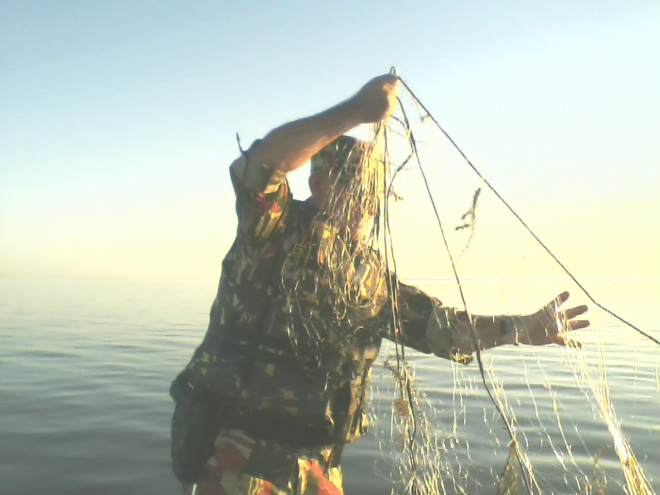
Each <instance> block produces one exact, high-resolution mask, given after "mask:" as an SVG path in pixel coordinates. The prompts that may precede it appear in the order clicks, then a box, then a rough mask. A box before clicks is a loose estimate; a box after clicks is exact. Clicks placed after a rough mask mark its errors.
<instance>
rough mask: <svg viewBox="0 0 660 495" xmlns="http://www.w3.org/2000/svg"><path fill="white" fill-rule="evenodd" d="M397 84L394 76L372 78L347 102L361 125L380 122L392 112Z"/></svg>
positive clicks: (395, 101)
mask: <svg viewBox="0 0 660 495" xmlns="http://www.w3.org/2000/svg"><path fill="white" fill-rule="evenodd" d="M398 83H399V78H398V77H397V76H395V75H394V74H385V75H382V76H378V77H374V78H373V79H372V80H371V81H369V82H368V83H367V84H365V85H364V86H362V89H360V91H358V92H357V93H356V94H355V96H353V97H352V98H351V99H350V100H349V103H350V104H351V106H353V108H354V109H355V110H356V111H357V113H358V118H359V119H360V121H361V122H362V123H365V124H367V123H373V122H380V121H381V120H384V119H386V118H387V117H389V116H390V115H391V114H392V112H394V109H395V108H396V104H397V100H396V97H397V94H398V93H399V86H398Z"/></svg>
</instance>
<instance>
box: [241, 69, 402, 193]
mask: <svg viewBox="0 0 660 495" xmlns="http://www.w3.org/2000/svg"><path fill="white" fill-rule="evenodd" d="M397 83H398V78H397V77H396V76H394V75H392V74H385V75H382V76H378V77H375V78H374V79H372V80H371V81H369V82H368V83H367V84H365V85H364V86H363V87H362V88H361V89H360V91H358V92H357V93H356V94H355V95H354V96H352V97H351V98H349V99H348V100H345V101H343V102H342V103H339V104H338V105H335V106H334V107H332V108H329V109H328V110H325V111H324V112H321V113H318V114H316V115H313V116H311V117H307V118H304V119H300V120H296V121H293V122H289V123H288V124H284V125H282V126H280V127H277V128H275V129H273V130H272V131H270V132H269V133H268V134H267V135H266V136H265V137H264V138H263V139H261V140H259V141H256V142H255V143H254V144H253V145H252V147H251V148H250V150H249V152H248V156H247V158H245V157H241V158H239V159H238V160H236V161H234V163H233V164H232V166H231V167H232V171H233V173H234V176H235V177H236V178H237V179H239V180H240V181H241V182H242V183H243V185H244V186H245V187H247V188H248V189H250V190H252V191H255V192H269V189H271V188H272V186H276V184H278V183H279V182H280V181H281V178H283V176H284V175H285V174H286V173H288V172H291V171H293V170H296V169H297V168H300V167H301V166H302V165H303V164H304V163H305V162H306V161H307V160H309V159H310V158H311V157H312V155H314V154H315V153H316V152H317V151H319V150H320V149H321V148H323V147H324V146H325V145H327V144H329V143H331V142H332V141H334V140H335V139H337V138H338V137H339V136H341V135H342V134H344V133H345V132H347V131H348V130H350V129H352V128H354V127H356V126H358V125H360V124H365V123H372V122H379V121H381V120H383V119H385V118H387V117H388V116H389V115H390V114H391V113H392V111H393V110H394V107H395V105H396V95H397Z"/></svg>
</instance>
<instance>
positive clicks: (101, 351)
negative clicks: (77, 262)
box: [0, 277, 660, 494]
mask: <svg viewBox="0 0 660 495" xmlns="http://www.w3.org/2000/svg"><path fill="white" fill-rule="evenodd" d="M477 285H478V284H477ZM482 285H484V284H482ZM605 285H607V287H605ZM605 285H602V284H601V286H600V287H601V290H603V291H604V290H605V289H607V290H608V291H610V292H608V293H610V294H614V296H613V298H614V299H616V300H615V304H614V305H613V306H614V307H616V308H617V310H618V309H619V308H623V310H622V311H623V314H624V316H626V317H629V318H630V319H631V320H633V321H634V322H635V323H637V324H639V325H640V326H642V327H643V328H645V329H648V330H651V332H652V333H654V335H656V336H658V335H660V332H658V330H657V328H658V326H657V323H656V322H657V313H656V312H657V307H658V299H659V297H660V284H659V283H658V281H657V280H651V281H648V280H646V281H641V282H640V281H635V282H632V283H631V282H616V281H614V282H613V281H608V282H607V284H605ZM497 287H499V286H498V285H497V284H493V283H490V284H485V287H482V288H481V289H484V290H485V291H486V292H488V290H490V291H491V292H493V288H496V290H494V292H493V293H494V294H495V296H494V297H495V299H497V298H500V299H506V294H505V293H504V292H503V291H501V290H499V289H497ZM215 289H216V282H215V281H213V280H210V281H209V280H206V281H200V280H126V279H116V280H115V279H82V278H81V279H59V278H11V277H9V278H0V342H1V344H0V418H2V419H1V421H0V493H7V494H34V493H48V494H89V493H95V494H117V493H136V494H137V493H140V494H164V493H172V494H175V493H180V489H179V486H178V484H177V482H176V480H175V478H174V476H173V475H172V474H171V471H170V467H169V420H170V415H171V411H172V402H171V400H170V398H169V396H168V395H167V390H168V387H169V383H170V381H171V380H172V378H173V377H174V376H175V374H176V373H177V372H178V371H179V370H180V369H181V367H182V366H183V365H184V364H185V363H186V362H187V360H188V359H189V357H190V354H191V352H192V351H193V349H194V348H195V346H196V345H197V344H198V342H199V341H200V339H201V337H202V336H203V333H204V331H205V328H206V322H207V311H208V308H209V307H210V303H211V300H212V298H213V296H214V293H215ZM481 289H479V290H481ZM550 295H552V293H550ZM496 302H497V301H496ZM578 302H579V301H578ZM591 318H592V320H594V321H595V323H596V324H598V325H599V328H602V329H603V330H605V331H604V332H603V334H604V335H605V341H606V345H605V348H606V351H607V352H606V358H607V364H608V367H607V371H608V378H609V381H610V384H611V396H612V402H613V403H614V405H615V408H616V413H617V417H618V418H619V420H620V422H621V424H622V428H623V431H624V434H625V435H626V437H627V438H629V440H630V443H631V445H632V447H633V450H634V452H635V454H636V455H637V458H638V460H639V462H640V464H641V465H642V467H643V469H644V470H645V472H646V475H647V477H648V478H649V479H650V481H651V484H652V486H653V488H654V490H655V491H656V492H660V449H658V445H659V444H660V421H659V419H658V418H659V417H660V383H659V382H660V372H659V367H660V358H659V357H658V356H660V348H658V346H654V345H652V344H651V343H650V342H649V341H646V340H644V339H642V338H639V337H637V336H636V335H635V334H634V333H633V332H632V331H629V330H626V329H625V328H623V327H621V326H620V325H617V324H616V323H615V322H614V321H613V320H611V319H607V318H605V317H604V316H602V315H601V317H599V316H598V315H596V314H592V315H591ZM599 318H601V319H599ZM582 338H583V339H584V340H585V341H589V339H590V338H591V337H590V334H585V335H584V336H582ZM586 347H587V350H586V355H587V356H588V357H589V358H590V359H593V360H595V354H594V353H593V352H592V351H590V350H589V346H586ZM384 355H385V353H384ZM541 355H542V356H543V362H542V366H538V363H539V356H541ZM413 357H414V359H412V360H411V361H413V362H414V363H415V369H416V374H417V383H418V385H419V386H420V387H421V388H423V389H424V390H425V391H426V393H427V394H428V401H429V403H430V404H431V406H433V408H434V409H435V410H436V413H435V414H434V415H432V420H433V421H437V422H438V428H439V429H441V430H442V429H444V430H451V428H452V426H453V424H454V419H455V412H456V411H458V412H459V415H458V417H457V425H459V426H460V425H462V424H463V423H466V424H468V425H475V426H471V427H470V428H459V435H460V436H461V440H460V442H459V443H461V444H464V447H465V448H464V449H463V450H461V449H459V450H458V452H460V453H459V454H458V455H457V463H459V464H463V465H464V466H466V468H467V467H469V473H470V475H469V476H468V478H469V479H468V481H466V482H465V483H466V486H469V487H471V490H472V491H471V493H484V494H486V493H491V494H492V493H494V489H493V488H492V483H493V481H492V479H493V478H492V475H491V474H490V473H492V472H498V471H499V470H500V469H501V467H502V466H503V465H504V462H505V461H506V447H505V444H506V441H507V439H506V435H505V434H504V433H503V432H502V431H501V427H499V429H497V428H495V430H494V429H493V427H492V425H497V421H496V419H494V413H493V408H492V406H490V403H489V402H488V400H487V398H486V395H485V392H484V391H483V388H482V387H480V386H479V383H478V378H479V376H478V370H477V368H476V366H474V365H472V366H470V367H467V368H463V369H459V370H458V371H457V373H458V377H457V380H456V382H455V381H454V379H453V378H452V373H451V367H450V366H449V364H448V363H446V362H443V361H440V360H437V359H432V358H429V357H425V356H413ZM489 358H492V368H493V369H494V370H495V371H496V374H497V376H498V377H499V379H500V380H502V381H503V383H504V388H505V390H506V392H507V397H508V402H509V404H510V405H511V407H513V408H514V410H515V413H516V417H517V420H518V425H519V426H518V427H519V429H520V431H522V432H524V433H525V434H526V435H527V437H528V438H529V439H530V440H529V441H530V446H529V451H530V452H532V453H533V462H534V465H535V466H536V470H537V472H538V473H539V478H540V479H541V483H542V484H543V486H544V489H545V493H553V492H554V493H567V492H566V490H567V488H563V489H562V488H553V487H561V486H567V484H566V482H564V481H563V477H564V471H563V469H559V468H557V466H558V465H560V460H561V459H559V458H561V456H562V454H561V449H554V448H553V445H554V444H553V442H555V443H561V445H563V443H568V444H569V445H570V446H571V451H572V453H573V456H574V458H575V459H576V460H577V462H578V463H580V462H582V463H583V467H582V469H584V471H585V472H587V473H590V472H591V469H592V468H593V461H591V460H590V459H591V456H592V455H593V454H594V453H596V452H598V451H599V450H600V449H602V448H603V447H605V446H606V445H608V444H609V445H611V444H612V439H611V437H610V436H609V435H608V433H607V429H606V428H604V427H603V425H602V422H601V421H600V419H599V418H598V417H597V415H596V414H595V412H594V408H593V407H592V405H591V403H590V402H589V401H588V400H587V399H586V398H585V395H584V394H583V393H582V392H580V390H579V388H578V386H577V385H576V382H575V379H574V378H573V373H572V372H571V371H570V367H569V366H568V365H567V358H566V353H565V352H564V351H563V350H561V349H559V348H549V347H548V348H544V349H543V350H542V352H540V353H535V352H532V350H531V349H529V348H526V349H522V348H513V347H511V348H507V349H498V350H495V351H492V352H490V353H489ZM388 373H389V372H387V371H386V370H384V369H383V368H382V367H379V368H378V369H376V370H375V373H374V383H373V387H374V406H375V409H374V415H375V417H377V418H380V421H378V423H377V425H376V426H375V427H374V428H373V429H372V434H371V435H369V436H368V437H366V438H364V439H362V440H361V441H360V442H358V443H357V444H356V445H353V446H350V447H348V448H347V449H346V452H345V455H344V461H343V466H344V476H345V487H346V492H347V493H349V494H355V493H362V494H371V493H373V494H389V493H390V490H391V487H392V482H391V479H392V475H391V468H390V466H389V464H388V462H387V461H386V459H385V458H386V457H387V455H388V449H387V446H388V445H389V443H388V441H385V442H384V449H385V450H384V453H381V451H380V448H379V444H378V442H377V441H376V439H375V437H374V436H373V434H374V433H375V434H376V435H377V436H379V437H383V438H387V437H388V433H387V429H388V428H389V410H390V405H391V398H392V393H393V392H392V386H391V381H392V380H391V379H390V378H389V377H388ZM455 383H456V384H459V387H458V391H457V387H455ZM549 384H552V387H551V388H549ZM548 390H552V393H547V392H548ZM530 397H532V398H530ZM555 410H560V412H561V419H562V421H561V424H562V427H563V437H562V432H561V431H559V433H557V432H554V431H552V430H551V429H548V431H543V428H544V425H546V424H547V425H551V426H552V424H554V423H553V419H554V415H555V413H554V411H555ZM538 418H541V419H540V420H539V419H538ZM546 420H547V421H546ZM480 424H483V425H487V424H488V425H491V426H489V427H487V428H486V429H483V428H480V427H479V425H480ZM548 428H550V427H548ZM536 438H538V440H539V441H538V443H539V445H538V446H535V445H533V443H534V442H535V439H536ZM563 439H565V440H563ZM562 442H563V443H562ZM599 467H601V468H602V469H603V470H605V471H606V474H607V476H608V479H611V483H610V488H609V489H608V491H607V493H613V494H614V493H623V492H622V490H621V488H620V487H619V486H617V485H616V479H617V478H618V479H620V478H621V475H620V468H619V464H618V462H617V461H616V456H615V455H614V454H613V450H612V449H604V450H603V454H602V457H601V461H599ZM569 481H570V480H569ZM568 486H570V483H568ZM562 490H563V491H562Z"/></svg>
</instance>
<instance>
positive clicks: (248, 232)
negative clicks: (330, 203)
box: [230, 150, 291, 247]
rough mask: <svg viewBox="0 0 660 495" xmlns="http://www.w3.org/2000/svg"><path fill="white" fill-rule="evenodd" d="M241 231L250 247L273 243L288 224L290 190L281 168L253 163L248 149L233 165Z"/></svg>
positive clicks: (239, 231)
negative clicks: (274, 168)
mask: <svg viewBox="0 0 660 495" xmlns="http://www.w3.org/2000/svg"><path fill="white" fill-rule="evenodd" d="M230 175H231V181H232V184H233V186H234V192H235V194H236V215H237V216H238V233H239V235H240V236H241V237H242V238H243V240H244V241H245V242H246V243H247V244H248V246H249V247H250V246H253V247H263V244H264V243H267V242H268V241H270V242H273V241H275V240H276V239H277V237H278V234H281V233H282V232H283V230H284V227H285V222H286V218H287V214H288V211H289V205H290V203H291V192H290V189H289V184H288V182H287V181H286V175H285V174H284V173H283V172H282V171H278V170H271V169H269V168H268V167H266V166H264V165H262V164H254V163H251V162H250V152H249V150H248V151H247V152H245V153H243V155H242V156H241V157H240V158H238V159H237V160H236V161H234V163H232V165H231V167H230Z"/></svg>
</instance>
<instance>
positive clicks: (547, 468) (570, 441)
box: [285, 84, 660, 495]
mask: <svg viewBox="0 0 660 495" xmlns="http://www.w3.org/2000/svg"><path fill="white" fill-rule="evenodd" d="M399 98H400V105H399V106H398V107H397V110H396V111H395V113H394V115H393V116H392V117H391V118H390V119H389V120H388V121H387V122H386V123H383V124H379V125H376V126H375V127H374V128H369V129H361V130H358V131H357V134H358V135H357V137H359V138H360V139H362V140H364V141H365V143H366V144H364V145H363V148H362V149H360V150H359V153H357V154H356V156H359V157H360V159H359V160H358V161H356V160H355V159H352V161H353V162H355V163H353V166H352V170H353V173H352V175H351V177H350V180H347V179H345V178H342V177H341V176H340V177H338V178H337V180H347V184H346V190H347V192H346V193H345V194H344V195H342V197H341V198H337V197H332V198H331V199H330V200H329V201H330V203H329V204H327V205H326V208H324V210H325V211H326V212H327V214H326V217H325V218H324V219H323V220H324V227H323V230H322V231H320V232H319V231H316V232H312V233H310V235H316V236H318V237H319V239H320V246H321V247H320V251H319V260H320V261H321V262H322V263H324V264H326V265H327V266H329V267H330V269H328V270H327V271H326V272H325V275H324V276H326V277H329V278H330V280H326V281H325V283H326V284H327V285H329V286H331V287H333V290H334V292H335V293H336V294H338V295H339V296H340V298H341V299H342V304H343V305H344V307H350V308H353V309H355V310H358V311H359V310H360V309H363V310H364V311H366V312H368V311H370V307H371V306H370V305H364V301H365V300H373V299H374V298H378V297H383V295H385V296H387V297H389V299H390V300H391V301H392V303H393V304H394V305H395V306H396V304H397V290H398V287H397V283H395V282H392V279H390V277H389V276H388V274H393V273H396V274H397V275H398V277H399V278H400V279H403V280H405V281H406V282H409V281H410V282H411V283H412V284H413V285H416V286H418V287H420V288H421V289H423V290H425V291H426V292H427V293H429V294H431V295H433V296H437V297H438V298H440V299H441V300H442V301H443V303H444V304H446V305H447V306H452V307H456V308H458V309H460V310H465V311H467V312H469V313H471V314H525V313H531V312H533V311H535V310H536V309H538V308H539V307H541V306H542V305H543V304H545V303H546V302H547V300H549V299H551V298H552V297H553V296H554V295H556V294H557V293H558V292H559V291H561V290H564V289H566V288H568V289H570V290H571V293H572V295H573V296H572V299H571V302H572V303H573V304H580V303H588V304H589V305H590V319H591V321H592V325H591V326H590V327H589V328H588V329H586V330H582V331H578V332H574V334H572V335H571V337H573V336H574V337H575V338H576V339H577V340H579V341H580V342H581V345H578V344H575V343H571V341H569V344H568V345H567V346H566V347H565V348H564V347H559V346H545V347H528V346H518V347H515V346H506V347H503V348H498V349H493V350H489V351H486V352H483V351H482V352H477V353H476V356H475V360H474V362H473V363H472V364H471V365H469V366H465V365H463V364H460V363H456V362H453V361H448V360H440V359H438V358H435V357H430V356H427V355H422V354H420V353H417V352H415V351H411V350H409V349H406V348H404V347H403V346H402V345H401V344H400V343H399V342H393V343H391V344H386V345H384V346H383V348H382V349H381V353H380V356H379V361H378V364H377V365H376V366H375V367H374V368H375V369H374V375H375V376H374V378H373V380H372V383H373V390H372V409H371V423H372V427H371V428H372V434H374V435H375V437H376V439H377V441H378V443H379V445H380V447H381V452H382V457H383V458H384V460H383V461H382V462H381V463H379V464H378V465H377V471H378V473H380V475H382V476H385V477H386V478H389V479H390V480H391V481H392V485H393V486H394V488H393V493H401V494H403V493H406V494H414V495H418V494H420V495H421V494H443V495H444V494H471V495H474V494H490V495H496V494H497V495H504V494H510V495H513V494H594V495H600V494H610V493H612V494H617V493H626V494H629V495H648V494H653V493H655V491H654V489H653V487H652V482H654V481H655V482H657V481H658V480H657V479H656V480H652V479H650V478H649V477H648V474H647V472H648V471H649V470H654V469H655V470H656V476H657V473H658V471H660V470H658V466H652V465H648V464H647V465H644V462H643V460H642V461H640V460H639V459H637V457H636V455H635V450H634V448H633V446H631V445H630V443H629V441H628V440H627V437H626V433H625V429H624V428H622V426H621V421H620V419H619V418H618V417H617V414H616V411H615V407H614V403H615V402H616V400H615V399H613V397H612V393H611V390H610V385H609V382H608V370H610V368H609V367H608V359H609V360H610V362H611V360H612V359H616V358H617V354H616V352H617V351H621V348H620V347H619V346H620V342H618V343H617V342H615V341H613V339H612V337H611V335H607V332H606V331H607V329H608V328H613V327H617V328H620V327H624V328H626V330H628V331H629V332H630V333H629V336H630V338H629V339H628V341H632V340H635V341H636V342H637V343H636V344H635V346H636V347H635V348H633V346H632V345H631V348H630V349H627V351H628V352H629V354H628V357H627V359H625V360H619V361H617V370H618V373H619V374H621V375H628V376H629V377H630V380H631V381H635V380H638V381H646V382H647V383H648V382H649V381H650V382H654V383H653V385H651V386H650V389H652V390H654V392H655V393H656V394H658V393H660V383H659V378H658V377H659V372H658V365H657V360H656V364H655V365H649V364H648V360H647V362H646V363H644V362H642V360H637V359H635V357H634V354H635V352H636V351H635V349H644V351H645V352H649V353H651V354H656V355H657V349H658V347H657V345H658V341H657V339H655V338H654V337H653V336H651V335H649V334H647V333H645V332H643V331H641V330H640V329H638V328H637V327H634V326H633V325H631V324H629V323H628V322H626V321H625V320H622V319H621V318H620V317H619V316H618V315H616V314H614V313H612V312H611V311H609V310H608V309H606V308H604V307H602V306H601V305H600V304H599V303H597V302H596V301H595V300H594V299H593V298H592V297H591V295H590V294H589V293H588V292H587V291H586V289H584V287H583V286H582V285H581V284H580V282H579V281H578V280H577V279H575V278H574V277H573V275H572V274H571V273H570V272H568V270H567V269H566V268H565V267H564V266H563V265H562V264H561V262H560V261H559V260H558V259H557V258H556V257H555V256H554V254H553V253H552V252H550V250H549V249H548V248H547V247H546V246H545V245H544V244H543V243H542V242H541V241H540V239H538V237H536V235H535V234H534V233H533V232H532V231H531V229H529V227H528V226H527V225H526V224H525V223H524V222H523V221H522V220H521V218H520V217H519V216H518V215H517V213H516V212H515V211H514V210H513V209H512V208H511V207H510V206H509V205H508V204H507V203H506V202H505V201H504V200H503V198H502V197H501V196H500V195H499V193H497V192H496V191H495V190H494V188H492V187H491V186H490V184H489V183H488V182H487V181H486V180H485V179H484V178H483V177H482V176H481V174H480V173H479V172H478V171H477V170H476V168H475V167H474V165H473V164H472V163H471V162H469V160H468V159H467V157H466V156H465V155H464V154H463V152H462V151H461V150H460V149H459V148H458V147H457V146H456V145H455V143H454V142H453V141H452V140H451V138H450V137H449V136H448V135H447V134H446V133H445V131H444V130H443V129H442V128H441V126H440V125H439V124H438V123H437V121H436V120H435V119H434V117H433V116H432V115H431V114H429V112H428V111H427V110H426V109H425V108H424V107H423V105H422V104H421V102H420V101H419V100H418V99H417V98H416V96H415V95H414V94H413V93H412V92H411V91H410V90H409V88H408V87H407V86H406V85H405V84H403V87H402V88H401V94H400V97H399ZM365 217H366V218H368V219H369V220H370V221H367V222H364V221H360V219H363V218H365ZM356 229H366V231H365V232H363V235H360V236H355V235H352V233H353V232H354V231H355V230H356ZM355 238H359V239H361V241H360V242H353V243H352V244H351V245H349V242H347V241H346V239H355ZM374 253H379V254H378V255H377V256H376V255H375V254H374ZM374 256H376V258H377V260H378V261H377V262H373V261H374ZM367 259H370V260H371V261H372V263H371V265H372V266H376V267H377V269H376V270H371V272H370V273H360V269H359V267H360V266H363V265H364V264H363V263H356V260H358V261H359V260H367ZM420 260H423V263H420ZM294 262H295V261H291V263H294ZM356 267H357V268H356ZM286 269H287V266H286V264H285V270H286ZM367 277H373V278H374V279H377V280H382V281H383V282H382V283H381V284H364V283H356V280H358V281H361V282H364V280H365V278H367ZM489 281H496V282H489ZM365 287H368V288H369V287H370V288H371V289H370V290H371V291H372V292H371V293H367V294H365V293H364V288H365ZM290 291H291V294H290V297H291V300H292V301H294V302H295V300H296V292H295V287H293V288H290ZM361 305H363V307H362V308H361ZM344 316H345V315H337V317H338V318H341V317H344ZM391 317H392V321H391V322H389V324H390V325H391V327H392V328H393V329H394V330H395V333H396V334H397V335H399V333H400V331H401V324H400V322H399V321H397V311H396V307H395V308H394V309H393V311H392V313H391ZM558 324H561V322H558ZM305 328H307V329H308V331H309V332H311V333H313V334H314V335H313V337H314V338H317V339H318V341H319V342H321V340H322V335H323V332H322V331H320V330H318V329H315V328H314V325H312V324H309V325H306V327H305ZM640 334H641V335H640ZM395 340H396V339H395ZM649 349H650V350H649ZM413 355H414V356H413ZM640 363H641V364H640ZM420 370H421V372H419V371H420ZM657 412H658V411H656V413H657ZM580 417H587V418H588V419H589V425H590V426H589V427H583V426H582V425H581V422H580V419H579V418H580ZM594 424H595V425H598V426H597V427H593V425H594ZM594 429H595V430H597V431H594ZM657 433H658V432H657V429H656V430H655V434H656V435H657ZM659 436H660V435H659ZM475 439H478V441H475Z"/></svg>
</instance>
